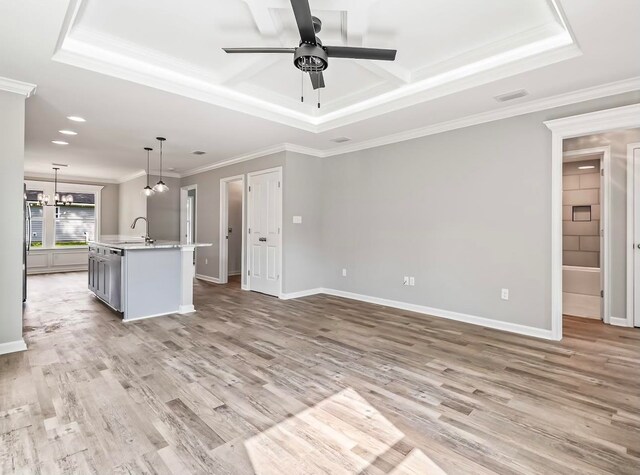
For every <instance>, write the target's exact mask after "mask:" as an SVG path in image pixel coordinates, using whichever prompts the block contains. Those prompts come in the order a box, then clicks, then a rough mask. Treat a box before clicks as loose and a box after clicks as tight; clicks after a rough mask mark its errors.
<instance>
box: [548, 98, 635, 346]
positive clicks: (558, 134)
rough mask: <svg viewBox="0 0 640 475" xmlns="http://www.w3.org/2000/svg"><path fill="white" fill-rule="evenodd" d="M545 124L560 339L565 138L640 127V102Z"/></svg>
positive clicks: (554, 318) (554, 331)
mask: <svg viewBox="0 0 640 475" xmlns="http://www.w3.org/2000/svg"><path fill="white" fill-rule="evenodd" d="M544 125H546V126H547V128H549V130H550V131H551V309H550V310H551V339H553V340H561V339H562V162H563V150H562V141H563V140H564V139H568V138H572V137H579V136H582V135H589V134H597V133H601V132H606V131H610V130H613V129H626V128H634V127H640V104H632V105H629V106H623V107H616V108H614V109H606V110H602V111H597V112H591V113H588V114H582V115H576V116H571V117H565V118H562V119H555V120H549V121H545V122H544ZM627 322H628V320H627Z"/></svg>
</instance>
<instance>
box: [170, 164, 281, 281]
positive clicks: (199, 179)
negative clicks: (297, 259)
mask: <svg viewBox="0 0 640 475" xmlns="http://www.w3.org/2000/svg"><path fill="white" fill-rule="evenodd" d="M284 164H285V153H284V152H281V153H275V154H273V155H268V156H266V157H260V158H257V159H255V160H250V161H247V162H241V163H236V164H234V165H230V166H228V167H223V168H216V169H214V170H210V171H207V172H204V173H199V174H197V175H192V176H188V177H185V178H182V179H181V183H180V186H186V185H193V184H197V185H198V191H197V194H196V207H197V214H198V222H197V225H196V228H197V229H196V233H197V236H196V241H199V242H210V243H213V246H211V247H202V248H199V249H198V250H197V251H196V273H197V274H202V275H206V276H209V277H214V278H218V277H219V271H220V264H219V256H220V179H221V178H227V177H231V176H235V175H244V174H247V173H249V172H252V171H258V170H264V169H267V168H273V167H278V166H284ZM245 186H246V180H245ZM285 186H286V185H285ZM283 219H284V218H283ZM283 260H284V257H283Z"/></svg>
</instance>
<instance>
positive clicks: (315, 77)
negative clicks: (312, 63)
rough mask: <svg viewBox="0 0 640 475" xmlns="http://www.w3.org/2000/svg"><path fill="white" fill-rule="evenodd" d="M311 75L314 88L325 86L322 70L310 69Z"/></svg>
mask: <svg viewBox="0 0 640 475" xmlns="http://www.w3.org/2000/svg"><path fill="white" fill-rule="evenodd" d="M309 77H310V78H311V84H312V85H313V88H314V89H320V88H321V87H324V75H323V74H322V71H317V72H316V71H310V72H309Z"/></svg>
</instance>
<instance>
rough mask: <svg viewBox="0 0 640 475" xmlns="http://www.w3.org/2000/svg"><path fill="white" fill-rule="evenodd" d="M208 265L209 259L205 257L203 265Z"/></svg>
mask: <svg viewBox="0 0 640 475" xmlns="http://www.w3.org/2000/svg"><path fill="white" fill-rule="evenodd" d="M208 263H209V259H207V258H206V257H205V258H204V264H205V265H207V264H208Z"/></svg>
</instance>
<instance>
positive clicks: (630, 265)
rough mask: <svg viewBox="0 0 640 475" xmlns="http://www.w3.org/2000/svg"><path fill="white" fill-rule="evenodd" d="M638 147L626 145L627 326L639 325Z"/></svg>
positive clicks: (638, 145)
mask: <svg viewBox="0 0 640 475" xmlns="http://www.w3.org/2000/svg"><path fill="white" fill-rule="evenodd" d="M637 149H640V142H636V143H630V144H628V145H627V326H630V327H633V326H640V321H634V313H635V306H636V305H640V302H635V285H636V284H637V285H640V282H638V283H636V282H635V266H634V252H629V250H631V251H635V245H636V242H635V240H634V229H635V223H634V216H636V214H637V213H638V211H640V210H636V209H635V200H634V197H635V196H634V193H635V187H636V183H635V169H634V159H633V155H634V154H633V152H634V150H637Z"/></svg>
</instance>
